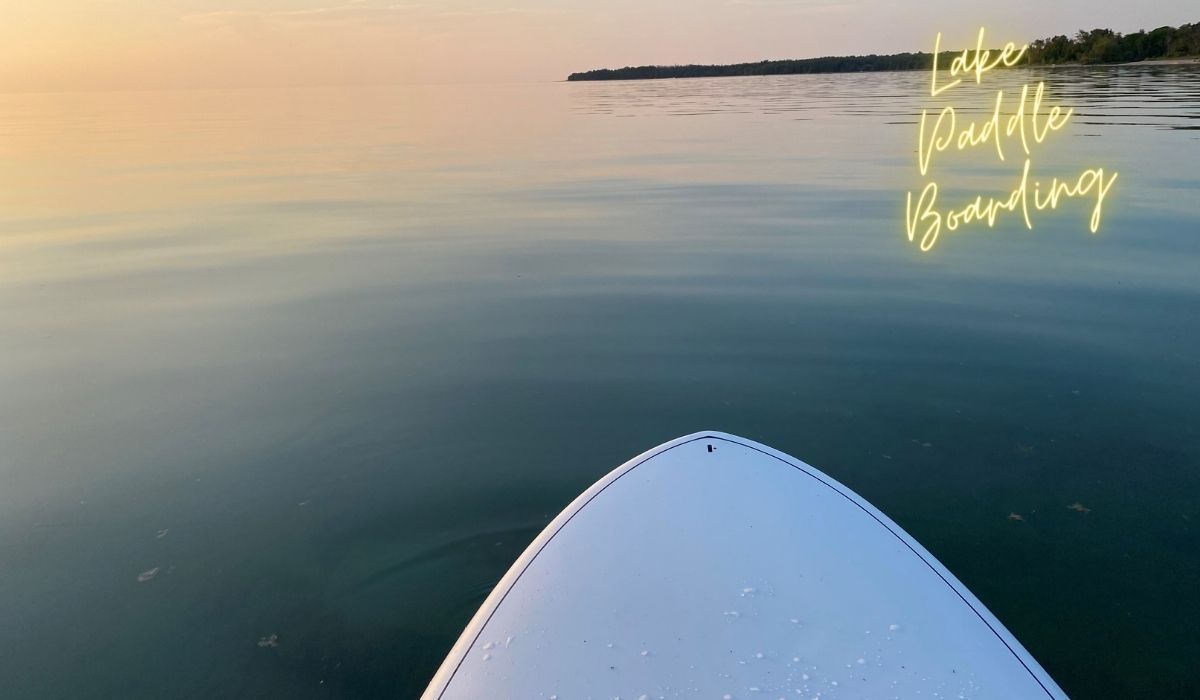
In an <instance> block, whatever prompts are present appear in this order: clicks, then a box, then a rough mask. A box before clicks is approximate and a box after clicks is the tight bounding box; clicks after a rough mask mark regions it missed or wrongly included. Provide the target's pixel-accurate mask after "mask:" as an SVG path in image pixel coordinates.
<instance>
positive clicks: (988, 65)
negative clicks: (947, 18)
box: [905, 28, 1117, 252]
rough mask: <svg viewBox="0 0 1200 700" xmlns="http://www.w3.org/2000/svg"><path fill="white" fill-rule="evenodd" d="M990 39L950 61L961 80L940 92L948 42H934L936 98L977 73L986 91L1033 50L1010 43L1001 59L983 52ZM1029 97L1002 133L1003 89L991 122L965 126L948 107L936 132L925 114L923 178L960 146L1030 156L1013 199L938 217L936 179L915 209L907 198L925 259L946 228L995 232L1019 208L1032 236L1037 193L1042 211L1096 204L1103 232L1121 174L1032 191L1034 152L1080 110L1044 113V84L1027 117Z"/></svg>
mask: <svg viewBox="0 0 1200 700" xmlns="http://www.w3.org/2000/svg"><path fill="white" fill-rule="evenodd" d="M984 36H985V31H984V29H983V28H980V30H979V34H978V35H977V36H976V41H975V47H974V49H967V50H964V51H963V52H962V54H960V55H958V56H956V57H955V58H954V60H953V61H951V63H950V70H949V72H950V77H951V78H954V80H952V81H950V82H949V83H946V84H944V85H941V86H939V85H938V75H937V73H938V53H939V52H940V50H941V43H942V35H941V33H940V32H939V33H938V34H937V38H936V39H935V40H934V55H933V71H932V73H933V74H932V76H931V81H930V88H929V92H930V96H932V97H936V96H938V95H939V94H941V93H944V92H945V91H947V90H949V89H951V88H953V87H955V86H957V85H959V84H961V83H962V82H963V78H962V77H959V76H960V75H962V76H966V75H968V74H970V73H973V74H974V78H975V83H976V84H980V83H982V81H983V75H984V73H987V72H988V71H990V70H992V69H994V68H997V67H999V66H1013V65H1016V63H1017V62H1018V61H1020V59H1021V58H1022V57H1023V56H1024V55H1025V51H1026V50H1027V49H1028V48H1029V47H1028V45H1022V46H1021V47H1020V48H1019V49H1018V48H1017V46H1016V45H1015V44H1013V43H1012V42H1009V43H1007V44H1005V45H1004V48H1003V49H1001V50H1000V52H999V53H998V54H996V52H994V51H992V50H989V49H985V48H983V42H984ZM994 54H996V55H994ZM1030 92H1031V90H1030V86H1029V85H1024V86H1022V87H1021V95H1020V99H1019V101H1018V102H1017V105H1016V108H1015V110H1014V112H1013V114H1012V115H1010V116H1008V118H1007V121H1006V123H1005V126H1004V129H1003V132H1002V131H1001V127H1000V114H1001V112H1002V111H1003V107H1004V91H1003V90H1001V91H997V92H996V99H995V101H994V102H993V105H992V112H991V116H990V118H989V119H987V120H985V121H980V122H968V123H966V124H965V125H962V126H960V125H959V123H958V114H957V112H956V110H955V107H954V106H953V105H946V106H944V107H942V109H941V111H940V112H939V113H938V116H937V119H936V120H933V125H932V127H930V125H929V122H930V117H929V111H928V110H922V111H921V121H920V126H919V128H918V131H917V168H918V170H919V171H920V173H921V175H922V177H925V176H928V174H929V170H930V165H931V161H932V160H933V154H934V153H935V152H943V151H946V150H947V149H949V148H950V145H951V144H954V145H955V146H956V148H957V150H960V151H962V150H966V149H968V148H973V147H975V146H979V145H980V144H984V143H987V142H988V141H989V140H990V141H992V142H993V143H994V145H995V147H996V156H997V157H998V158H999V159H1000V160H1001V161H1004V160H1005V157H1004V144H1003V140H1004V139H1005V138H1010V139H1015V138H1020V141H1021V148H1022V150H1023V151H1024V153H1025V162H1024V165H1023V166H1022V169H1021V179H1020V180H1019V181H1018V183H1017V185H1016V187H1014V188H1013V189H1012V191H1011V192H1009V193H1008V194H1007V195H1006V196H1003V197H999V198H997V197H985V196H984V195H982V194H979V195H975V197H974V198H973V199H967V200H966V203H965V204H963V205H962V206H960V207H958V208H955V209H947V210H945V211H939V210H938V208H937V204H938V183H937V181H936V180H935V179H930V180H929V181H928V182H926V184H925V185H924V187H923V188H922V189H921V193H920V195H918V196H916V199H915V202H914V194H915V193H914V192H912V191H910V192H908V193H907V195H906V201H905V225H906V228H907V232H908V240H909V242H910V243H916V244H917V245H918V246H919V247H920V249H921V251H922V252H928V251H929V250H931V249H932V248H933V247H934V245H935V244H936V243H937V241H938V238H939V236H940V235H941V232H942V227H943V225H945V228H946V230H947V231H957V230H958V229H959V228H960V227H963V226H966V225H969V224H973V223H985V224H986V225H987V226H988V227H989V228H992V227H994V226H995V225H996V221H997V220H998V219H999V218H1000V214H1001V212H1008V213H1010V214H1015V213H1016V212H1017V208H1018V207H1020V210H1021V216H1022V218H1023V219H1024V223H1025V228H1026V229H1028V230H1033V219H1032V217H1031V216H1030V206H1029V204H1030V192H1031V189H1032V195H1033V197H1032V199H1033V208H1034V209H1035V210H1037V211H1044V210H1046V209H1050V210H1054V209H1057V208H1058V205H1059V202H1060V201H1062V199H1063V198H1081V197H1085V196H1092V197H1094V198H1095V204H1094V205H1093V207H1092V215H1091V219H1090V221H1089V229H1090V230H1091V232H1092V233H1096V232H1097V231H1099V229H1100V221H1101V218H1102V216H1103V209H1104V202H1105V198H1106V197H1107V196H1108V193H1109V191H1110V190H1111V189H1112V187H1113V183H1114V182H1116V179H1117V173H1115V172H1113V173H1111V174H1109V175H1107V176H1106V174H1105V170H1104V168H1089V169H1087V170H1084V171H1083V172H1082V173H1080V174H1079V176H1078V177H1077V178H1076V179H1075V180H1074V181H1071V180H1060V179H1059V178H1058V177H1054V178H1052V179H1051V181H1050V184H1049V188H1048V189H1047V190H1046V191H1045V192H1043V190H1042V186H1041V182H1040V181H1036V180H1035V181H1034V182H1033V186H1032V188H1031V187H1030V179H1029V175H1030V172H1031V169H1032V167H1033V160H1032V158H1031V153H1030V148H1031V145H1032V144H1041V143H1043V142H1044V141H1045V140H1046V137H1047V136H1048V135H1049V134H1050V133H1051V132H1054V131H1059V130H1061V129H1063V128H1064V127H1065V126H1066V125H1067V123H1068V122H1069V121H1070V119H1071V116H1072V115H1073V114H1074V113H1075V110H1074V109H1073V108H1068V109H1063V108H1062V107H1060V106H1058V105H1054V106H1052V107H1050V108H1049V109H1048V110H1047V109H1045V105H1044V104H1043V102H1044V100H1045V92H1046V86H1045V83H1043V82H1039V83H1038V84H1037V88H1036V90H1033V91H1032V92H1033V95H1032V98H1033V99H1032V102H1033V104H1032V107H1030V108H1029V110H1028V111H1027V103H1028V102H1029V100H1030ZM1027 119H1028V122H1029V126H1030V127H1031V130H1032V135H1033V140H1032V144H1031V142H1030V139H1029V135H1028V133H1027V129H1026V120H1027Z"/></svg>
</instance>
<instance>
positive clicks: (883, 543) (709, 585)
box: [424, 432, 1066, 700]
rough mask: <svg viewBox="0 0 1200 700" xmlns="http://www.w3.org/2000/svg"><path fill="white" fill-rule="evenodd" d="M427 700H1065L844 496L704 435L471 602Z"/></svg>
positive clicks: (904, 541)
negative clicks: (476, 603)
mask: <svg viewBox="0 0 1200 700" xmlns="http://www.w3.org/2000/svg"><path fill="white" fill-rule="evenodd" d="M424 697H425V698H426V699H427V700H433V699H435V698H441V699H447V700H449V699H456V700H457V699H459V698H465V699H471V700H474V699H478V698H521V699H526V698H530V699H532V698H543V699H550V700H576V699H584V698H596V699H600V698H605V699H611V698H622V699H624V700H639V699H645V700H649V699H651V698H681V697H687V698H692V697H695V698H715V699H729V700H733V699H735V698H737V699H745V698H756V699H757V698H769V699H773V698H789V699H791V698H805V699H810V698H820V699H821V700H836V699H837V698H926V699H930V698H949V699H955V698H999V699H1003V700H1013V699H1015V698H1065V697H1066V696H1065V694H1064V693H1063V692H1062V690H1060V689H1059V687H1058V686H1057V685H1056V684H1055V683H1054V681H1053V680H1051V678H1050V676H1049V675H1047V673H1046V672H1045V671H1044V670H1043V669H1042V667H1041V666H1039V665H1038V663H1037V662H1036V661H1035V660H1034V659H1033V657H1032V656H1030V654H1029V653H1028V652H1027V651H1026V650H1025V649H1024V648H1023V647H1022V646H1021V645H1020V643H1018V642H1017V640H1016V639H1015V638H1014V637H1013V636H1012V635H1011V634H1010V633H1009V632H1008V630H1006V629H1005V628H1004V626H1003V625H1001V624H1000V622H999V621H998V620H997V619H996V618H995V616H993V615H992V614H991V613H990V612H988V610H987V609H986V608H985V607H984V606H983V604H982V603H980V602H979V600H977V599H976V598H975V596H973V595H971V593H970V592H969V591H968V590H967V589H966V587H964V586H963V585H962V584H961V583H960V582H959V581H958V580H957V579H956V578H955V577H954V576H953V575H952V574H951V573H950V572H949V571H947V570H946V568H945V567H944V566H942V565H941V564H940V563H939V562H938V561H937V560H936V559H934V558H933V556H932V555H931V554H929V552H927V551H925V549H924V548H923V547H921V545H919V544H917V542H916V541H915V540H914V539H913V538H912V537H909V536H908V534H906V533H905V532H904V531H903V530H901V529H900V527H899V526H897V525H896V524H895V523H894V522H892V521H891V520H890V519H888V517H887V516H885V515H883V514H882V513H881V512H879V511H878V510H876V509H875V508H874V507H873V506H871V504H869V503H867V502H866V501H865V500H863V499H862V498H860V497H859V496H858V495H856V494H855V493H854V492H852V491H850V489H848V488H846V487H845V486H843V485H842V484H840V483H838V482H837V481H835V480H833V479H831V478H830V477H829V476H827V475H825V474H823V473H822V472H820V471H818V470H817V469H814V468H813V467H810V466H809V465H807V464H805V463H803V462H801V461H799V460H797V459H794V458H792V457H789V456H787V455H785V454H783V453H781V452H777V451H776V450H773V449H771V448H769V447H766V446H764V445H760V444H758V443H755V442H752V441H750V440H746V439H743V438H739V437H735V436H732V435H727V434H724V433H718V432H702V433H695V434H693V435H688V436H685V437H681V438H679V439H677V440H672V441H671V442H668V443H666V444H664V445H661V446H659V447H656V448H654V449H652V450H650V451H648V452H646V453H644V454H642V455H640V456H638V457H636V458H634V459H632V460H630V461H629V462H626V463H625V464H623V465H621V466H620V467H618V468H617V469H616V470H614V471H613V472H611V473H610V474H608V475H607V476H605V477H604V478H603V479H601V480H600V481H599V482H597V483H596V484H595V485H593V486H592V487H591V488H589V489H588V490H587V491H585V492H584V493H583V494H582V495H580V496H579V497H578V498H577V499H575V501H574V502H572V503H571V505H569V506H568V507H567V509H566V510H564V511H563V512H562V513H561V514H560V515H559V516H558V517H557V518H555V519H554V520H553V521H552V522H551V523H550V525H549V526H548V527H546V529H545V530H544V531H543V532H542V533H541V534H540V535H539V536H538V537H537V539H535V540H534V541H533V543H532V544H531V545H529V548H528V549H526V550H525V552H524V553H523V554H522V555H521V557H520V558H519V559H518V560H517V562H516V563H515V564H514V565H513V566H512V568H511V569H510V570H509V571H508V573H507V574H506V575H505V576H504V578H502V579H501V580H500V582H499V584H498V585H497V586H496V588H495V589H494V590H493V591H492V593H491V595H489V596H488V598H487V600H485V601H484V603H483V606H482V607H481V608H480V609H479V612H478V613H477V614H476V615H475V617H474V618H473V619H472V620H471V622H470V624H469V625H468V626H467V628H466V630H465V631H464V632H463V634H462V636H461V638H460V639H459V640H458V643H457V644H455V645H454V648H453V649H452V650H451V652H450V655H449V656H448V657H447V658H446V660H445V662H444V663H443V664H442V666H441V668H440V670H439V671H438V672H437V675H436V676H435V677H434V678H433V681H432V682H431V683H430V685H429V687H428V689H427V690H426V692H425V695H424Z"/></svg>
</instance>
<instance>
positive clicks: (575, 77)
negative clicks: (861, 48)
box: [564, 56, 1200, 83]
mask: <svg viewBox="0 0 1200 700" xmlns="http://www.w3.org/2000/svg"><path fill="white" fill-rule="evenodd" d="M938 61H939V63H940V62H941V59H940V58H939V59H938ZM735 65H740V64H735ZM1131 66H1200V56H1191V57H1187V58H1147V59H1145V60H1141V61H1124V62H1120V63H1080V62H1078V61H1073V62H1071V63H1023V64H1021V65H1019V66H1014V68H1123V67H1131ZM646 67H649V68H674V67H675V66H646ZM679 67H680V68H685V67H690V66H679ZM930 67H932V64H930V66H927V67H924V68H862V69H858V70H823V71H818V70H810V71H794V72H775V73H723V74H713V75H656V76H642V77H615V76H614V77H592V76H591V75H589V74H591V73H597V72H599V71H586V72H584V73H572V74H571V75H570V76H568V77H567V79H566V81H564V82H572V83H574V82H603V81H621V80H685V79H699V78H754V77H758V78H766V77H771V76H780V75H831V74H836V73H911V72H913V71H927V70H929V68H930ZM639 68H640V66H639ZM601 70H605V69H601ZM620 70H625V69H615V70H613V71H612V72H614V73H615V72H618V71H620Z"/></svg>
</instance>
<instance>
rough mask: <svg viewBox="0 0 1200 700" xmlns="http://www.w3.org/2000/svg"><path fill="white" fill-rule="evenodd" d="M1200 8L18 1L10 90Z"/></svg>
mask: <svg viewBox="0 0 1200 700" xmlns="http://www.w3.org/2000/svg"><path fill="white" fill-rule="evenodd" d="M1189 5H1190V0H1169V1H1164V2H1158V3H1155V7H1154V8H1153V12H1152V13H1150V14H1153V16H1152V17H1148V16H1146V15H1147V14H1148V13H1147V12H1146V10H1145V8H1139V7H1137V6H1135V5H1130V4H1129V3H1120V4H1118V3H1096V2H1091V1H1089V0H1065V1H1063V2H1055V3H1045V2H1040V1H1034V0H1013V1H1012V2H1007V3H1003V4H1001V3H994V4H991V5H982V4H977V3H956V2H951V1H950V0H931V2H928V3H923V4H920V5H919V6H918V5H917V4H914V3H910V2H889V1H884V0H868V1H866V2H857V3H855V2H843V1H839V0H172V1H166V0H5V1H4V2H0V91H26V90H94V89H100V90H105V89H157V88H172V87H234V86H259V85H315V84H381V83H382V84H404V83H439V82H523V81H544V80H561V79H563V78H564V77H565V76H566V75H567V74H568V73H570V72H572V71H576V70H587V69H591V68H600V67H620V66H624V65H639V64H647V63H659V64H663V63H667V64H671V63H729V62H738V61H757V60H761V59H766V58H804V57H811V56H822V55H831V54H856V53H894V52H899V51H917V50H924V49H925V48H926V44H927V43H928V36H929V31H930V27H931V26H932V24H933V23H934V22H935V21H936V23H937V25H938V26H940V27H955V26H961V27H963V28H964V29H965V28H967V27H978V26H980V25H981V24H986V25H987V26H988V27H989V28H994V30H995V31H996V33H997V35H1003V36H1006V37H1007V36H1011V37H1016V38H1020V39H1021V40H1027V39H1033V38H1038V37H1043V36H1048V35H1052V34H1059V33H1063V34H1073V33H1074V32H1075V31H1076V30H1078V29H1081V28H1090V27H1093V26H1100V27H1111V28H1113V29H1115V30H1117V31H1135V30H1137V29H1141V28H1147V29H1149V28H1153V26H1159V25H1163V24H1180V23H1183V22H1190V21H1194V20H1195V17H1192V16H1190V15H1191V14H1194V12H1193V11H1191V10H1192V8H1190V7H1189ZM1147 22H1149V23H1151V25H1150V26H1145V25H1146V23H1147ZM955 33H956V34H957V32H955ZM946 48H959V47H946Z"/></svg>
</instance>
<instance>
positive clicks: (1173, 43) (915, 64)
mask: <svg viewBox="0 0 1200 700" xmlns="http://www.w3.org/2000/svg"><path fill="white" fill-rule="evenodd" d="M959 54H961V52H956V51H943V52H941V53H940V54H938V62H939V65H949V61H950V60H952V59H953V57H954V56H957V55H959ZM1196 56H1200V22H1196V23H1193V24H1184V25H1180V26H1178V27H1159V28H1158V29H1154V30H1152V31H1145V30H1143V31H1139V32H1135V33H1132V34H1121V33H1119V32H1114V31H1113V30H1111V29H1092V30H1090V31H1084V30H1080V31H1079V32H1077V33H1076V34H1075V36H1074V37H1067V36H1063V35H1059V36H1054V37H1050V38H1047V39H1038V40H1037V41H1033V42H1030V44H1029V50H1028V51H1026V52H1025V56H1024V57H1023V58H1022V59H1021V65H1063V64H1106V63H1133V62H1137V61H1147V60H1156V59H1172V58H1176V59H1177V58H1190V57H1196ZM932 66H933V54H932V53H921V52H917V53H897V54H888V55H883V56H880V55H875V54H871V55H869V56H825V57H823V58H801V59H791V60H782V61H759V62H758V63H735V64H731V65H724V66H701V65H686V66H628V67H625V68H616V69H611V68H601V69H599V70H590V71H584V72H581V73H572V74H571V75H569V76H568V77H567V80H648V79H655V78H719V77H726V76H737V75H791V74H796V73H859V72H867V71H892V70H928V69H929V68H931V67H932Z"/></svg>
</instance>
